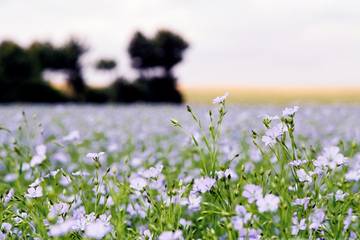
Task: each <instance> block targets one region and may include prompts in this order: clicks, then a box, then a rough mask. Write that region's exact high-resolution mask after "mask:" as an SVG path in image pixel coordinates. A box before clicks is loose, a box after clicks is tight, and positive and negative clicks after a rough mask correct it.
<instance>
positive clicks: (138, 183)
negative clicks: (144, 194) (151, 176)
mask: <svg viewBox="0 0 360 240" xmlns="http://www.w3.org/2000/svg"><path fill="white" fill-rule="evenodd" d="M129 182H130V187H131V188H133V189H135V190H137V191H141V190H143V189H144V187H146V186H147V185H148V182H147V181H146V179H144V178H142V177H139V176H137V175H134V174H132V175H131V176H130V180H129Z"/></svg>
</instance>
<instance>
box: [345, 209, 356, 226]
mask: <svg viewBox="0 0 360 240" xmlns="http://www.w3.org/2000/svg"><path fill="white" fill-rule="evenodd" d="M347 213H348V215H347V216H346V218H345V219H344V231H346V230H347V229H348V228H349V226H350V225H351V223H352V221H353V220H356V218H357V217H356V216H353V210H352V208H349V210H348V212H347Z"/></svg>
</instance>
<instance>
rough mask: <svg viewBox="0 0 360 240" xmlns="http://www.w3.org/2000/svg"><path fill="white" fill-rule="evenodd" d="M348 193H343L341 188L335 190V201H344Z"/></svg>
mask: <svg viewBox="0 0 360 240" xmlns="http://www.w3.org/2000/svg"><path fill="white" fill-rule="evenodd" d="M347 195H348V193H346V192H345V193H344V192H343V191H342V190H337V191H336V193H335V200H336V201H344V199H345V197H346V196H347Z"/></svg>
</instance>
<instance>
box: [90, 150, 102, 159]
mask: <svg viewBox="0 0 360 240" xmlns="http://www.w3.org/2000/svg"><path fill="white" fill-rule="evenodd" d="M104 155H105V153H104V152H98V153H92V152H91V153H88V154H86V157H87V158H89V159H99V158H100V157H102V156H104Z"/></svg>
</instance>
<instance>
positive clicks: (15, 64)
mask: <svg viewBox="0 0 360 240" xmlns="http://www.w3.org/2000/svg"><path fill="white" fill-rule="evenodd" d="M36 64H37V63H36V61H33V59H32V58H31V56H30V55H29V54H28V53H27V51H26V50H25V49H23V48H22V47H20V46H19V45H17V44H16V43H14V42H12V41H4V42H2V43H1V44H0V82H2V83H7V84H12V85H14V84H18V83H20V82H24V81H32V80H37V79H36V78H37V77H38V76H36V73H37V65H36Z"/></svg>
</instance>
